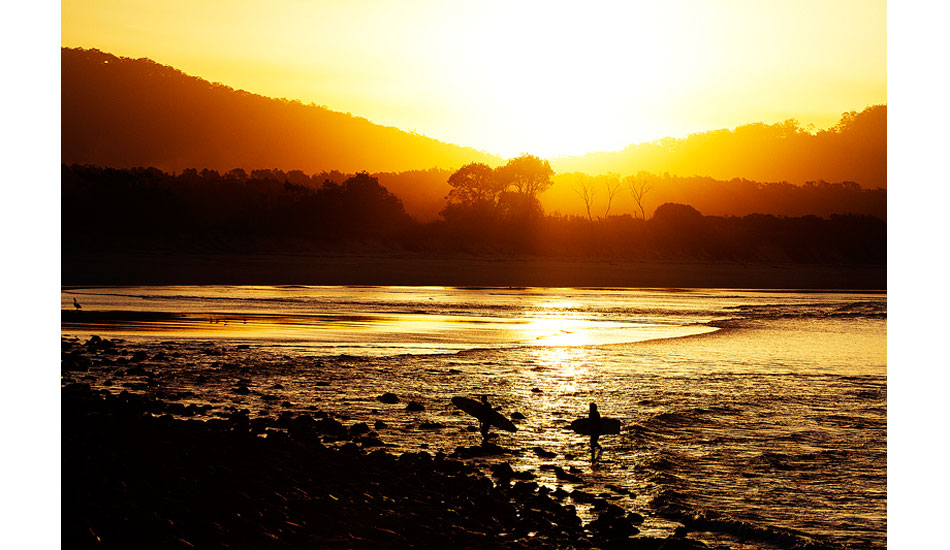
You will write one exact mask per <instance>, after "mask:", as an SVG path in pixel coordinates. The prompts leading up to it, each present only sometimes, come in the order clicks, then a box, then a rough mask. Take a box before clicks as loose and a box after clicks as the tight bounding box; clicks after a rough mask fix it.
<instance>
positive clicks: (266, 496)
mask: <svg viewBox="0 0 950 550" xmlns="http://www.w3.org/2000/svg"><path fill="white" fill-rule="evenodd" d="M169 406H170V405H167V404H165V403H163V402H160V401H157V400H154V399H151V398H149V397H145V396H141V395H133V394H129V393H126V392H122V393H121V394H119V395H112V394H109V393H108V392H97V391H93V390H91V389H89V387H88V386H86V385H79V384H73V385H68V386H66V387H64V388H63V390H62V542H63V546H64V547H66V548H85V547H96V548H193V547H196V548H226V547H231V548H449V547H453V548H492V547H494V548H590V547H599V548H629V549H655V548H660V547H662V548H665V549H671V550H672V549H689V548H704V547H705V545H703V544H702V543H699V542H696V541H692V540H689V539H684V538H678V537H676V538H674V537H670V538H666V539H658V538H653V537H643V536H636V535H637V532H638V531H637V528H636V527H635V526H634V524H635V523H636V522H637V521H638V519H637V518H638V515H637V514H625V513H624V511H623V510H622V509H620V508H619V507H617V506H610V507H608V508H607V509H606V510H605V511H603V512H602V514H601V516H600V517H599V518H598V519H596V520H594V521H592V522H590V523H588V524H587V525H583V524H582V522H581V521H580V519H579V518H578V517H577V515H576V514H575V512H574V508H573V506H570V505H566V504H564V502H563V500H559V499H564V498H565V497H566V496H567V495H568V494H569V493H566V492H564V491H558V492H551V491H550V490H547V489H545V488H543V487H539V486H538V485H537V484H536V483H533V482H526V481H518V482H515V483H514V484H512V483H511V476H504V475H500V474H497V473H496V475H495V477H496V478H497V480H496V481H495V482H493V481H492V480H491V479H490V478H488V477H485V476H484V475H482V474H481V473H480V472H479V471H478V470H477V469H475V468H474V467H472V466H470V465H466V464H464V463H462V462H460V461H457V460H453V459H450V458H447V457H446V456H445V455H442V454H437V455H435V456H431V455H429V454H428V453H424V452H421V453H415V454H414V453H405V454H403V455H400V456H394V455H391V454H388V453H387V452H385V451H383V450H380V449H378V448H374V447H378V446H379V445H381V442H379V440H378V439H375V440H374V439H373V438H372V437H367V436H366V435H365V432H362V431H361V430H351V429H347V428H346V427H344V426H343V425H342V424H340V423H339V422H337V421H335V420H333V419H332V418H330V417H327V416H323V417H322V418H321V419H320V420H315V419H314V418H313V417H311V416H308V415H300V416H296V417H292V418H290V417H288V418H282V419H279V420H266V419H253V420H251V419H249V418H248V416H247V415H246V413H244V414H242V413H235V414H233V415H231V417H230V418H229V419H211V420H206V421H200V420H178V419H174V418H173V417H172V416H170V415H168V414H166V413H168V412H169V411H168V409H167V407H169ZM316 416H318V417H319V416H320V415H316ZM265 432H266V434H267V437H261V434H262V433H265ZM357 433H358V434H360V435H354V434H357ZM506 465H507V463H504V464H499V465H498V467H496V468H495V469H496V470H498V469H499V467H501V466H506ZM509 469H510V467H509Z"/></svg>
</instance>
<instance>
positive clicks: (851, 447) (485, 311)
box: [62, 287, 887, 548]
mask: <svg viewBox="0 0 950 550" xmlns="http://www.w3.org/2000/svg"><path fill="white" fill-rule="evenodd" d="M73 298H76V299H77V300H78V302H79V303H80V304H81V305H82V307H83V309H82V311H73V309H74V308H73V305H72V300H73ZM886 300H887V299H886V295H885V294H850V293H798V292H759V291H734V290H723V291H716V290H712V291H710V290H615V289H540V288H526V289H493V288H492V289H460V288H445V287H430V288H419V287H411V288H410V287H128V288H93V289H90V288H64V289H63V291H62V308H63V323H62V335H63V337H64V338H66V339H71V338H77V339H78V340H79V341H80V342H81V341H84V340H85V338H88V337H89V336H90V335H92V334H97V335H99V336H101V337H103V338H110V339H119V340H121V341H122V342H123V345H124V346H126V347H127V348H128V349H135V350H144V351H145V352H146V355H147V356H148V357H149V358H150V359H148V360H146V361H145V362H144V363H143V366H144V367H145V369H146V371H147V372H146V375H143V376H141V377H139V378H136V376H130V375H125V376H118V374H119V373H118V371H120V370H122V369H121V367H115V368H114V369H112V370H110V369H107V368H106V369H98V370H95V371H90V372H89V373H83V374H82V375H79V376H77V380H78V381H85V382H88V383H91V384H93V385H94V386H96V387H103V388H110V389H112V390H113V391H121V390H123V389H127V390H130V391H143V392H151V393H156V394H165V395H166V396H167V395H174V396H175V398H176V399H178V400H180V401H181V402H182V403H184V404H188V403H211V404H213V405H214V406H215V410H216V411H219V412H226V411H231V410H239V409H244V408H246V409H249V410H250V411H251V414H252V416H254V415H269V416H275V417H276V416H278V415H280V414H281V413H282V412H284V411H288V410H289V411H291V412H298V411H299V412H305V411H307V410H313V409H312V408H317V409H319V410H325V411H327V412H329V413H331V414H333V415H335V416H337V418H340V419H341V420H344V421H345V422H344V423H346V424H350V423H353V422H367V423H368V424H369V425H370V426H372V425H373V423H374V422H375V421H376V420H382V421H383V422H384V423H385V424H386V426H387V427H386V428H385V429H380V430H379V434H380V438H381V439H382V440H383V441H384V442H385V443H387V444H389V445H392V448H393V449H394V450H397V451H402V450H413V451H415V450H420V449H424V450H427V451H429V452H438V451H442V452H446V453H451V452H452V451H453V450H455V449H456V448H457V447H458V446H462V445H465V446H468V445H475V444H477V443H478V442H479V440H480V438H479V435H478V433H477V431H473V430H474V427H475V425H476V423H475V420H474V419H473V418H471V417H469V416H467V415H465V414H464V413H461V411H459V410H457V409H455V408H454V407H453V406H452V405H451V403H450V401H449V400H450V398H451V397H452V396H455V395H469V396H477V395H479V394H487V395H489V398H490V399H491V401H492V403H493V404H494V405H496V406H500V407H501V411H502V412H503V414H505V415H506V416H511V414H512V413H514V412H520V413H522V414H523V415H524V420H519V421H516V424H517V426H518V432H516V433H514V434H508V433H501V434H499V435H498V436H497V437H496V438H495V439H494V440H493V441H494V442H496V443H498V444H499V445H501V446H502V447H505V448H508V449H511V450H512V451H513V453H514V454H512V455H510V456H506V457H503V458H497V457H494V458H491V459H483V461H484V463H485V464H486V465H487V464H493V463H496V462H499V461H504V460H507V461H509V462H510V463H511V465H512V466H513V467H514V468H515V469H516V470H521V469H528V468H530V469H532V470H533V471H534V472H535V473H536V474H537V475H538V481H539V482H540V483H543V484H546V485H549V486H551V487H555V486H564V487H568V488H570V487H571V486H573V485H574V484H573V483H571V482H565V481H561V480H558V479H557V478H556V476H555V474H554V473H553V471H552V470H551V469H550V468H549V467H550V466H559V467H562V468H564V469H568V468H569V467H571V466H573V467H575V468H576V469H578V470H579V471H580V473H579V474H578V475H579V476H580V477H581V478H582V479H583V480H584V484H583V485H582V486H581V487H582V488H583V489H584V490H587V491H591V492H593V493H595V494H596V493H598V492H611V494H612V495H613V497H615V498H614V500H615V501H616V502H618V503H621V504H622V505H626V506H627V507H628V508H630V509H631V510H634V511H640V512H641V513H643V514H644V515H645V516H647V519H646V521H645V523H644V529H643V530H644V531H645V532H648V533H649V532H651V530H654V531H656V532H657V533H668V532H669V531H670V530H671V529H672V527H674V526H675V525H678V523H679V521H681V520H682V519H683V518H684V517H689V518H693V521H694V524H695V525H696V526H697V527H696V529H697V530H699V531H706V532H702V533H695V534H694V535H692V536H694V537H695V538H699V539H701V540H705V541H707V542H710V543H717V542H718V543H723V544H727V545H729V546H730V547H732V548H744V547H748V548H753V547H754V548H770V547H776V548H790V547H793V546H795V545H796V544H800V543H802V542H803V541H804V540H807V539H815V540H818V541H820V542H823V543H826V544H832V545H833V544H839V543H840V544H850V545H853V546H855V547H862V548H884V547H885V546H886V467H885V465H886V449H887V446H886V419H887V411H886V313H887V311H886ZM239 346H240V347H239ZM159 353H161V354H162V355H161V356H160V359H156V358H155V357H156V355H158V354H159ZM239 384H245V385H246V386H247V387H248V388H249V389H250V390H251V391H250V392H249V393H248V394H247V395H240V394H236V393H235V392H234V388H235V387H236V386H237V385H239ZM383 392H393V393H395V394H397V395H398V396H399V398H400V403H398V404H396V405H387V404H383V403H380V402H379V401H378V400H377V399H376V398H377V396H379V395H380V394H382V393H383ZM408 401H417V402H418V403H420V404H422V405H423V406H424V408H425V410H423V411H417V412H410V411H407V410H406V403H407V402H408ZM590 402H596V403H598V405H599V407H600V410H601V413H602V414H603V415H605V416H609V417H614V418H617V419H619V420H621V422H622V423H623V428H622V430H621V433H620V434H619V435H615V436H604V437H602V439H601V444H602V445H603V454H602V457H601V459H600V461H598V462H596V463H592V462H591V461H590V456H589V454H588V441H587V440H586V439H584V438H583V437H581V436H578V435H576V434H574V433H573V432H571V431H569V430H567V429H566V427H567V425H568V424H569V423H570V421H571V420H573V419H575V418H577V417H580V416H583V415H585V414H586V410H587V406H588V403H590ZM426 423H428V424H426ZM424 424H426V425H427V426H429V429H422V428H421V426H422V425H424ZM536 447H541V448H543V449H544V450H546V451H549V452H553V453H556V457H555V458H541V457H540V456H539V455H538V453H536V452H534V449H535V448H536ZM475 461H476V462H478V460H475ZM578 508H579V512H581V513H582V515H583V514H584V513H586V511H585V510H584V508H583V507H582V506H579V507H578ZM699 526H701V527H702V528H701V529H700V528H699ZM707 530H708V531H707Z"/></svg>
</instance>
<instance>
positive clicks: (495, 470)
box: [491, 462, 515, 479]
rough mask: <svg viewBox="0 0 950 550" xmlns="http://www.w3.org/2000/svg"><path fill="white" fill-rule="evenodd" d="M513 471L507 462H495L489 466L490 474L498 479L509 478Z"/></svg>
mask: <svg viewBox="0 0 950 550" xmlns="http://www.w3.org/2000/svg"><path fill="white" fill-rule="evenodd" d="M514 473H515V471H514V470H513V469H512V468H511V464H508V463H507V462H502V463H500V464H495V465H494V466H492V468H491V475H492V477H494V478H498V479H511V476H513V475H514Z"/></svg>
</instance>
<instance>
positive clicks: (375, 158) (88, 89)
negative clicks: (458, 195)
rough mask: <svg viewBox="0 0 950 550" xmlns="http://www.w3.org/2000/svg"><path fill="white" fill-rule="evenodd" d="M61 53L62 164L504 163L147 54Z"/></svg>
mask: <svg viewBox="0 0 950 550" xmlns="http://www.w3.org/2000/svg"><path fill="white" fill-rule="evenodd" d="M61 53H62V159H61V160H62V162H63V163H66V164H73V163H79V164H96V165H100V166H109V167H113V168H131V167H136V166H154V167H156V168H160V169H162V170H169V171H180V170H183V169H185V168H199V169H200V168H209V169H216V170H222V171H226V170H230V169H232V168H243V169H246V170H251V169H255V168H260V167H262V166H272V167H278V168H282V169H301V170H305V171H308V172H319V171H322V170H342V171H345V172H348V173H354V172H358V171H362V170H369V171H374V172H375V171H391V172H392V171H404V170H411V169H420V168H422V169H427V168H431V167H434V166H437V167H442V168H457V167H459V166H461V165H463V164H465V163H468V162H472V161H479V162H487V163H490V164H499V163H501V159H500V158H498V157H494V156H491V155H488V154H486V153H483V152H480V151H477V150H475V149H473V148H469V147H460V146H457V145H452V144H448V143H443V142H440V141H437V140H435V139H431V138H428V137H425V136H421V135H417V134H412V133H407V132H403V131H401V130H399V129H396V128H391V127H386V126H380V125H377V124H373V123H372V122H370V121H368V120H366V119H364V118H359V117H355V116H351V115H349V114H344V113H339V112H335V111H331V110H329V109H327V108H325V107H322V106H318V105H313V104H310V105H305V104H303V103H301V102H299V101H288V100H286V99H273V98H268V97H264V96H260V95H256V94H252V93H249V92H245V91H241V90H235V89H233V88H230V87H228V86H225V85H222V84H218V83H211V82H208V81H206V80H202V79H200V78H197V77H193V76H189V75H186V74H185V73H183V72H181V71H179V70H177V69H175V68H172V67H169V66H165V65H161V64H158V63H156V62H154V61H151V60H149V59H129V58H122V57H116V56H114V55H111V54H108V53H104V52H101V51H99V50H94V49H92V50H87V49H81V48H79V49H73V48H62V50H61Z"/></svg>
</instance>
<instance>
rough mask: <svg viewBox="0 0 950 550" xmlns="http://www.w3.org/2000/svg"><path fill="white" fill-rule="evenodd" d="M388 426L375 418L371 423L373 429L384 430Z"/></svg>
mask: <svg viewBox="0 0 950 550" xmlns="http://www.w3.org/2000/svg"><path fill="white" fill-rule="evenodd" d="M388 427H389V426H388V425H387V424H386V423H385V422H383V421H382V420H377V421H376V422H374V423H373V429H375V430H384V429H386V428H388Z"/></svg>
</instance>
